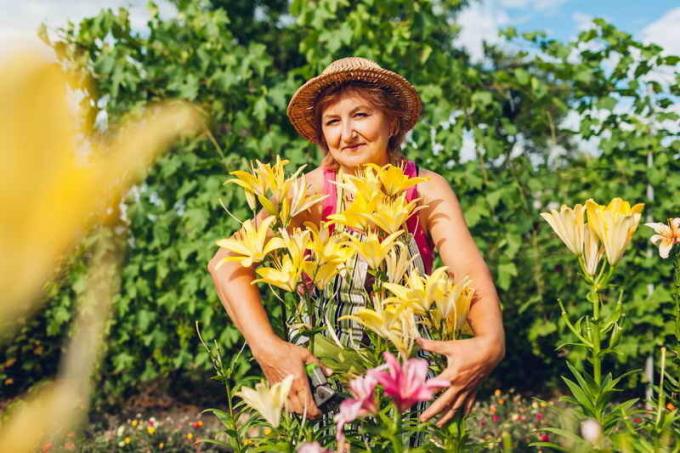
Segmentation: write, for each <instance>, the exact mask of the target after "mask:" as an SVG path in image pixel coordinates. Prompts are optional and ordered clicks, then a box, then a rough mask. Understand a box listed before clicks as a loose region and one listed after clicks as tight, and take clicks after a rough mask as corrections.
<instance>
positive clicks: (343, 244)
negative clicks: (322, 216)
mask: <svg viewBox="0 0 680 453" xmlns="http://www.w3.org/2000/svg"><path fill="white" fill-rule="evenodd" d="M305 226H306V227H307V231H309V233H310V240H309V242H308V244H307V247H308V249H309V250H310V251H311V252H312V256H313V260H311V261H307V262H305V265H306V267H305V272H306V273H307V274H308V275H309V276H310V277H311V278H312V279H313V281H314V284H315V285H316V286H317V287H318V288H319V289H321V288H323V287H324V286H325V285H326V284H327V283H328V282H330V281H331V279H332V278H333V277H335V276H336V275H337V273H338V272H340V270H341V269H342V268H343V267H344V266H345V264H346V263H347V261H349V259H350V258H351V257H352V255H354V250H352V248H351V247H349V243H348V241H347V240H345V239H344V236H342V235H337V234H333V235H331V234H330V232H329V231H328V225H327V224H324V225H322V226H321V228H319V227H318V226H317V225H316V224H314V223H311V222H305Z"/></svg>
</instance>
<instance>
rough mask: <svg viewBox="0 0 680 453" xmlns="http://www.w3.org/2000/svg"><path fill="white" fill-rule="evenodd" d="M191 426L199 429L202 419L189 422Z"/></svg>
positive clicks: (201, 425)
mask: <svg viewBox="0 0 680 453" xmlns="http://www.w3.org/2000/svg"><path fill="white" fill-rule="evenodd" d="M191 427H192V428H194V429H200V428H202V427H203V420H196V421H195V422H192V423H191Z"/></svg>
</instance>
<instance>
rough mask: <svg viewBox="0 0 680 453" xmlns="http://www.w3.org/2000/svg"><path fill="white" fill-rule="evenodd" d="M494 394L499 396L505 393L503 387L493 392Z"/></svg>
mask: <svg viewBox="0 0 680 453" xmlns="http://www.w3.org/2000/svg"><path fill="white" fill-rule="evenodd" d="M493 394H494V395H495V396H497V397H498V396H501V395H502V394H503V392H501V389H496V390H495V391H494V392H493Z"/></svg>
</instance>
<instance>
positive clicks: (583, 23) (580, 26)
mask: <svg viewBox="0 0 680 453" xmlns="http://www.w3.org/2000/svg"><path fill="white" fill-rule="evenodd" d="M571 18H572V20H573V21H574V22H575V23H576V29H577V31H579V32H580V31H583V30H587V29H589V28H592V27H593V16H591V15H590V14H585V13H582V12H580V11H574V12H573V13H572V15H571Z"/></svg>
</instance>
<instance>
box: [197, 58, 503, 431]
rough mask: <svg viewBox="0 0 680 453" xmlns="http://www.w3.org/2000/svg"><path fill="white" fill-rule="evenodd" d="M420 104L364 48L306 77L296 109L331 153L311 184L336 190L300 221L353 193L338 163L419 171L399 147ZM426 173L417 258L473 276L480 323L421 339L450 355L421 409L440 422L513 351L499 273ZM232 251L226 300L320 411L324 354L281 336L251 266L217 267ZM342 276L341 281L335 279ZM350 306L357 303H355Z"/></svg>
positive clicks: (299, 121) (221, 288)
mask: <svg viewBox="0 0 680 453" xmlns="http://www.w3.org/2000/svg"><path fill="white" fill-rule="evenodd" d="M421 109H422V106H421V102H420V99H419V97H418V95H417V93H416V91H415V89H414V88H413V86H412V85H411V84H410V83H409V82H408V81H406V79H404V78H403V77H401V76H400V75H399V74H396V73H394V72H392V71H388V70H386V69H383V68H381V67H380V66H378V65H377V64H376V63H374V62H372V61H370V60H366V59H363V58H357V57H350V58H343V59H340V60H336V61H335V62H333V63H331V64H330V65H329V66H328V67H327V68H326V69H325V70H324V71H323V73H322V74H321V75H319V76H317V77H314V78H312V79H311V80H309V81H307V82H306V83H305V84H304V85H303V86H301V87H300V88H299V89H298V90H297V92H296V93H295V94H294V96H293V97H292V99H291V101H290V104H289V106H288V117H289V119H290V121H291V123H292V124H293V126H294V127H295V129H296V130H297V131H298V132H299V133H300V134H301V135H302V136H303V137H305V138H306V139H308V140H310V141H311V142H313V143H315V144H317V145H319V146H320V147H321V148H322V149H323V151H324V153H325V157H324V159H323V161H322V163H321V165H320V166H319V167H318V168H316V169H314V170H313V171H311V172H309V173H307V174H306V175H305V177H306V180H307V183H308V184H309V185H310V186H311V188H312V190H313V191H316V192H318V193H328V194H330V195H334V196H330V197H328V198H327V199H326V201H325V202H324V203H323V204H321V203H320V204H319V205H317V206H315V207H313V208H311V209H310V210H309V211H308V212H305V213H303V214H301V215H300V216H299V218H296V219H294V220H295V221H294V224H295V225H302V224H303V222H306V221H311V222H314V223H316V224H319V223H320V222H321V221H322V220H324V219H325V218H327V217H328V215H330V214H332V213H333V212H335V211H336V210H337V209H339V208H340V207H341V206H338V205H339V204H340V205H341V204H342V203H344V201H346V198H345V196H344V194H342V193H341V192H340V193H335V187H336V186H335V185H334V184H332V180H333V179H334V178H335V176H336V173H337V172H346V173H354V172H355V170H356V169H358V168H360V167H361V166H362V165H363V164H366V163H375V164H379V165H384V164H386V163H388V162H391V163H394V164H397V165H398V164H400V163H405V164H406V168H407V172H408V171H411V174H412V176H415V173H416V172H417V170H415V168H416V167H415V165H414V164H413V162H411V161H405V160H404V159H403V157H402V155H401V153H400V151H399V150H400V146H401V143H402V141H403V139H404V136H405V134H406V133H407V132H408V131H409V130H410V129H411V128H412V127H413V126H414V125H415V123H416V121H417V119H418V117H419V115H420V113H421ZM414 170H415V171H414ZM419 174H420V176H423V177H426V178H428V179H427V181H426V182H422V183H420V184H418V185H417V188H416V190H417V194H412V197H415V196H418V197H420V198H421V200H422V203H424V204H425V205H426V208H424V209H422V210H420V211H419V212H418V213H417V214H414V216H413V219H412V220H413V221H409V223H408V226H409V231H411V233H412V234H413V235H414V236H415V238H416V241H415V242H416V243H417V244H416V246H415V247H411V248H412V249H414V250H413V253H414V254H415V255H417V256H416V258H419V259H417V260H416V261H419V262H420V263H421V266H422V268H423V270H424V271H425V272H429V270H430V269H431V265H432V255H433V251H434V250H433V248H434V249H436V252H438V253H439V255H440V257H441V259H442V261H443V263H444V265H445V266H448V269H449V272H451V273H452V274H453V275H454V276H455V277H456V278H462V277H463V276H465V275H467V276H469V277H470V278H471V281H472V282H473V285H474V288H475V291H476V299H475V301H474V302H473V304H472V306H471V308H470V312H469V316H468V318H469V322H470V326H471V327H472V330H473V332H474V336H473V337H472V338H469V339H463V340H456V341H448V342H444V341H433V340H427V339H419V340H418V342H419V345H420V347H421V348H422V349H424V350H426V351H430V352H431V353H436V354H442V355H444V356H446V357H447V359H448V366H447V368H446V369H445V370H444V371H443V372H442V374H441V375H440V376H439V377H441V378H444V379H446V380H448V381H449V382H450V383H451V385H450V387H449V388H448V389H446V390H444V391H443V392H442V393H441V394H440V395H439V396H438V398H437V399H436V400H435V401H433V402H432V404H431V405H430V406H429V408H427V410H425V411H424V412H423V413H422V414H421V419H422V420H423V421H425V420H428V419H430V418H432V417H436V419H437V424H438V425H439V426H444V425H445V424H447V423H448V422H449V421H450V420H451V419H452V418H453V416H454V414H455V413H456V412H457V411H458V410H464V411H465V412H469V411H470V410H471V408H472V405H473V404H474V401H475V391H476V388H477V385H478V384H479V382H480V381H481V380H482V378H484V377H485V376H487V375H488V374H489V373H490V372H491V371H492V370H493V368H495V366H496V365H497V364H498V362H499V361H500V360H501V359H502V357H503V356H504V354H505V337H504V332H503V324H502V319H501V312H500V304H499V300H498V295H497V293H496V289H495V287H494V284H493V281H492V278H491V274H490V272H489V270H488V268H487V266H486V264H485V263H484V260H483V258H482V256H481V254H480V252H479V250H478V249H477V247H476V245H475V243H474V241H473V239H472V236H471V235H470V232H469V231H468V228H467V226H466V224H465V220H464V218H463V214H462V212H461V208H460V205H459V203H458V200H457V198H456V195H455V194H454V193H453V191H452V190H451V187H450V186H449V184H448V182H447V181H446V180H445V179H444V178H443V177H441V176H440V175H438V174H437V173H435V172H432V171H429V170H425V169H422V168H421V169H420V170H419ZM228 253H229V252H227V251H225V250H219V251H218V252H217V253H216V255H215V256H214V257H213V259H212V260H211V261H210V264H209V266H208V269H209V271H210V273H211V275H212V278H213V280H214V282H215V286H216V288H217V291H218V294H219V297H220V299H221V301H222V303H223V304H224V307H225V309H226V310H227V312H228V313H229V316H230V317H231V319H232V320H233V321H234V323H235V324H236V326H237V328H238V329H239V330H240V331H241V333H242V334H243V336H244V338H245V339H246V341H247V342H248V344H249V346H250V348H251V351H252V353H253V356H254V358H255V359H256V360H257V362H258V363H259V364H260V366H261V367H262V370H263V372H264V374H265V375H266V377H267V379H268V380H269V381H270V382H277V381H280V380H282V379H283V378H284V377H285V376H287V375H289V374H293V375H294V376H295V381H294V384H293V389H292V391H291V393H290V396H289V406H290V408H291V410H293V411H295V412H298V413H302V412H303V411H304V410H305V409H306V410H307V414H308V416H309V417H311V418H315V417H317V416H319V414H320V413H319V409H318V408H317V407H316V406H315V405H314V403H313V399H312V396H311V393H310V389H309V384H308V381H307V378H306V375H305V372H304V365H305V364H308V363H317V364H320V362H319V361H318V359H317V358H316V357H314V356H312V355H311V353H310V352H309V351H308V350H307V349H306V348H304V347H302V346H299V345H294V344H291V343H288V342H286V341H284V340H283V339H281V338H279V337H278V336H276V334H275V333H274V331H273V329H272V327H271V325H270V323H269V320H268V318H267V313H266V312H265V311H264V309H263V307H262V304H261V303H260V298H259V293H258V290H257V288H256V287H255V286H253V285H251V284H250V282H251V281H252V280H253V279H254V274H253V271H252V269H250V268H243V267H241V266H240V264H238V263H236V262H230V263H227V264H226V265H222V266H221V267H219V269H218V267H217V264H218V263H220V261H221V260H222V258H223V257H224V256H226V255H227V254H228ZM339 278H340V277H339ZM334 284H336V285H339V284H338V282H337V281H336V282H334ZM340 286H341V285H340ZM338 287H339V286H336V289H337V288H338ZM348 291H350V292H351V289H350V290H348ZM329 293H330V292H329ZM334 294H340V296H336V297H335V298H332V297H330V298H329V299H327V300H325V301H324V309H325V311H326V312H335V313H340V312H341V314H346V313H347V312H348V309H347V307H346V306H343V304H346V303H348V302H347V301H348V300H350V299H352V297H350V296H351V294H345V296H346V297H345V298H343V297H342V294H343V291H339V292H338V291H335V292H334ZM352 300H353V299H352ZM352 309H353V307H349V311H351V310H352ZM331 323H332V324H333V326H332V327H333V328H334V329H336V334H339V335H340V336H342V335H343V334H346V336H347V338H348V339H351V337H352V334H353V333H356V332H355V331H356V329H357V328H358V326H357V325H342V322H341V321H337V317H336V318H334V319H332V320H331ZM346 341H349V340H346ZM326 372H327V373H328V372H329V370H326Z"/></svg>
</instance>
